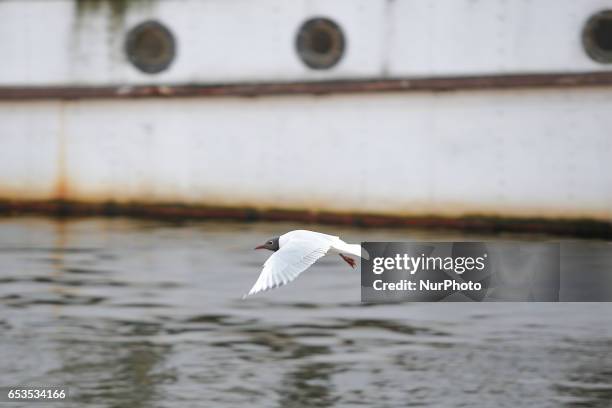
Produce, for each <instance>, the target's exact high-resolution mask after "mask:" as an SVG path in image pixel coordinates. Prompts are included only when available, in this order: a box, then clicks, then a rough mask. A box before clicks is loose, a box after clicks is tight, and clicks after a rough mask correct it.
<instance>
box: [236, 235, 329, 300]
mask: <svg viewBox="0 0 612 408" xmlns="http://www.w3.org/2000/svg"><path fill="white" fill-rule="evenodd" d="M330 246H331V244H330V241H329V240H328V239H308V240H301V239H292V240H291V241H289V242H287V243H286V244H285V245H283V247H282V248H281V249H279V250H278V251H276V252H275V253H273V254H272V255H271V256H270V257H269V258H268V259H267V260H266V262H265V263H264V267H263V270H262V271H261V274H260V275H259V278H258V279H257V282H255V285H253V288H252V289H251V290H250V291H249V293H248V294H247V295H244V297H246V296H249V295H253V294H255V293H257V292H263V291H265V290H269V289H273V288H276V287H279V286H282V285H284V284H286V283H289V282H291V281H292V280H294V279H295V278H297V277H298V275H299V274H300V273H302V272H304V271H305V270H306V269H308V267H309V266H310V265H312V264H313V263H315V262H316V261H317V259H319V258H321V257H322V256H324V255H325V254H326V253H327V251H329V248H330Z"/></svg>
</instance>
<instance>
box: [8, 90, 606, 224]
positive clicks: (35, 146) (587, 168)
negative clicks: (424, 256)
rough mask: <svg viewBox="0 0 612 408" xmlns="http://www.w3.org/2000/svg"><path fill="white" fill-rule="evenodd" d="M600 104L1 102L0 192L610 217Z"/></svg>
mask: <svg viewBox="0 0 612 408" xmlns="http://www.w3.org/2000/svg"><path fill="white" fill-rule="evenodd" d="M610 111H612V93H611V92H610V91H607V90H596V89H582V90H572V91H560V90H549V91H542V90H538V91H495V92H492V91H486V92H468V93H446V94H427V93H412V94H380V95H347V96H328V97H316V96H296V97H267V98H257V99H250V98H222V99H166V100H139V101H129V100H128V101H77V102H59V101H40V102H36V103H34V102H20V103H1V104H0V124H1V125H0V126H1V128H2V137H3V148H2V150H0V163H1V166H2V172H1V173H0V185H1V186H2V188H1V191H0V195H2V197H4V198H10V199H36V200H52V199H58V198H61V199H69V200H79V201H83V200H84V201H92V200H93V201H109V200H112V201H117V202H132V201H135V202H149V203H186V204H205V205H223V206H249V207H254V208H288V209H303V210H311V211H337V212H369V213H379V214H393V215H443V216H460V215H467V214H486V215H500V216H521V217H524V216H528V217H532V216H537V217H553V218H556V217H561V218H564V217H571V218H576V217H587V218H592V219H598V220H607V221H609V220H611V219H612V216H611V215H612V160H610V158H611V157H612V139H611V138H610V131H609V129H611V128H612V115H610V114H609V113H610ZM585 112H588V114H585ZM58 186H59V187H58ZM58 189H59V190H58Z"/></svg>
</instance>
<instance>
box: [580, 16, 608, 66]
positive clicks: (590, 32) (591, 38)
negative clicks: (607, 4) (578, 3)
mask: <svg viewBox="0 0 612 408" xmlns="http://www.w3.org/2000/svg"><path fill="white" fill-rule="evenodd" d="M582 42H583V45H584V49H585V51H586V52H587V54H588V55H589V56H590V57H591V58H592V59H593V60H595V61H597V62H602V63H612V10H605V11H600V12H599V13H597V14H594V15H592V16H591V17H590V18H589V19H588V21H587V22H586V24H585V26H584V31H583V33H582Z"/></svg>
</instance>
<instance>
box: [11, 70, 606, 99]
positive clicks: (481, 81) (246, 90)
mask: <svg viewBox="0 0 612 408" xmlns="http://www.w3.org/2000/svg"><path fill="white" fill-rule="evenodd" d="M584 87H612V72H581V73H571V74H524V75H491V76H477V77H448V78H446V77H434V78H404V79H384V80H381V79H371V80H350V81H318V82H314V81H308V82H292V83H282V82H275V83H258V84H225V85H195V84H192V85H160V86H155V85H151V86H115V87H57V86H55V87H43V86H37V87H7V86H0V100H37V99H66V100H69V99H129V98H168V97H173V98H185V97H188V98H189V97H216V96H246V97H253V96H269V95H299V94H311V95H326V94H335V93H339V94H350V93H373V92H375V93H379V92H423V91H431V92H444V91H471V90H489V89H490V90H495V89H508V88H510V89H519V88H530V89H535V88H584Z"/></svg>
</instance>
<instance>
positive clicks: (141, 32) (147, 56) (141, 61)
mask: <svg viewBox="0 0 612 408" xmlns="http://www.w3.org/2000/svg"><path fill="white" fill-rule="evenodd" d="M125 53H126V54H127V57H128V59H129V60H130V62H131V63H132V64H133V65H134V66H135V67H136V68H138V69H139V70H141V71H142V72H146V73H147V74H157V73H158V72H162V71H164V70H165V69H167V68H168V67H169V66H170V64H172V61H174V57H175V53H176V44H175V41H174V36H173V35H172V33H171V32H170V30H168V28H166V27H165V26H164V25H163V24H161V23H159V22H157V21H145V22H144V23H141V24H138V25H137V26H136V27H134V28H132V29H131V30H130V32H129V33H128V35H127V39H126V42H125Z"/></svg>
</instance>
